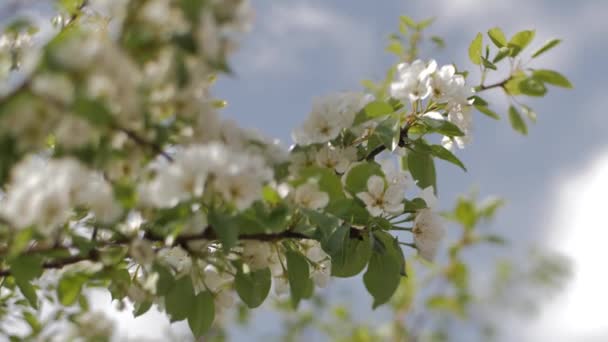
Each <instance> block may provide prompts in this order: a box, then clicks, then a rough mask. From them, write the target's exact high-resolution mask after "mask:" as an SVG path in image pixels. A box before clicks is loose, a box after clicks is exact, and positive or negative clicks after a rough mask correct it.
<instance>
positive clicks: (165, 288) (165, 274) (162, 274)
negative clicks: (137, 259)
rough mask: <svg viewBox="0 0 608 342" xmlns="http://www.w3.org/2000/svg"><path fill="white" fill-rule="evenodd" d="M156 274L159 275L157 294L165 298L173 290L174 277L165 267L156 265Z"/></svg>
mask: <svg viewBox="0 0 608 342" xmlns="http://www.w3.org/2000/svg"><path fill="white" fill-rule="evenodd" d="M153 269H154V272H156V273H158V281H157V282H156V293H157V294H158V295H159V296H165V295H167V293H169V291H170V290H171V289H172V288H173V284H174V283H175V280H174V279H173V276H172V275H171V273H170V272H169V270H167V269H166V268H165V267H164V266H162V265H160V264H158V263H157V264H155V265H154V268H153Z"/></svg>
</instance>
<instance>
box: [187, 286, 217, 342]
mask: <svg viewBox="0 0 608 342" xmlns="http://www.w3.org/2000/svg"><path fill="white" fill-rule="evenodd" d="M188 306H189V307H191V309H190V310H189V313H188V325H189V326H190V330H192V334H193V335H194V337H196V338H199V337H201V336H202V335H203V334H205V333H206V332H207V331H209V329H210V328H211V325H212V324H213V320H214V319H215V304H214V301H213V296H212V295H211V294H210V293H209V292H207V291H205V292H201V293H199V294H198V295H196V296H195V297H194V298H192V302H190V303H189V304H188Z"/></svg>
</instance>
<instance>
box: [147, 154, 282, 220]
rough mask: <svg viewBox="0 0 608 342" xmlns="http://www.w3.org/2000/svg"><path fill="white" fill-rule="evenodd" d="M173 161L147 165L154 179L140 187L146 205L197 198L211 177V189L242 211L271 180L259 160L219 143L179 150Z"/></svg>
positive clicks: (257, 196)
mask: <svg viewBox="0 0 608 342" xmlns="http://www.w3.org/2000/svg"><path fill="white" fill-rule="evenodd" d="M174 158H175V160H174V161H173V162H172V163H167V162H166V161H163V162H156V163H155V164H152V165H151V169H156V176H155V177H154V178H153V179H152V180H151V181H149V182H147V183H145V184H142V185H141V187H140V192H141V194H142V195H141V196H140V197H141V198H142V199H143V201H144V202H145V203H146V204H149V205H152V206H156V207H161V208H163V207H172V206H175V205H176V204H178V203H179V202H181V201H184V200H188V199H190V198H194V197H200V196H202V195H203V193H204V191H205V189H206V186H207V179H208V177H209V176H212V177H211V178H212V179H213V182H212V189H214V190H216V191H217V192H218V193H219V194H220V195H222V197H223V198H224V200H226V201H228V202H230V203H232V204H234V205H235V206H236V207H237V208H238V209H239V210H243V209H246V208H248V207H249V206H250V205H251V204H252V203H253V202H254V201H255V200H257V199H258V198H260V197H261V194H262V186H263V184H264V183H266V182H268V181H270V180H271V179H272V170H271V169H270V168H269V167H268V166H267V165H266V162H265V161H264V159H263V158H261V157H260V156H258V155H252V154H250V153H245V152H239V151H235V150H233V149H231V148H228V147H226V146H225V145H223V144H220V143H210V144H204V145H192V146H189V147H187V148H185V149H182V150H179V151H178V152H177V153H176V154H175V156H174Z"/></svg>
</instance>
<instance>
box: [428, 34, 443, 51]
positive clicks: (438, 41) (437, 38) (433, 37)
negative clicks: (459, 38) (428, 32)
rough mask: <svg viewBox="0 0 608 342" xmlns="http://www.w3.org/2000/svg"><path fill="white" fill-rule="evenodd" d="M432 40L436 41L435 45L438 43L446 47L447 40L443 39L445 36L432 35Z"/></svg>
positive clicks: (440, 46) (441, 46)
mask: <svg viewBox="0 0 608 342" xmlns="http://www.w3.org/2000/svg"><path fill="white" fill-rule="evenodd" d="M431 41H432V42H433V43H435V45H437V47H438V48H441V49H442V48H444V47H445V41H444V40H443V38H441V37H438V36H431Z"/></svg>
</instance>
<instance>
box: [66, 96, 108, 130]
mask: <svg viewBox="0 0 608 342" xmlns="http://www.w3.org/2000/svg"><path fill="white" fill-rule="evenodd" d="M74 113H75V114H77V115H78V116H80V117H81V118H83V119H85V120H88V121H89V122H90V123H91V124H93V125H96V126H109V125H110V124H111V123H112V121H113V120H114V119H113V117H112V114H110V111H109V110H108V109H107V108H106V106H105V104H104V103H103V102H101V101H98V100H93V99H89V98H86V97H83V96H80V97H77V98H76V102H74Z"/></svg>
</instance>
